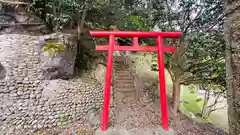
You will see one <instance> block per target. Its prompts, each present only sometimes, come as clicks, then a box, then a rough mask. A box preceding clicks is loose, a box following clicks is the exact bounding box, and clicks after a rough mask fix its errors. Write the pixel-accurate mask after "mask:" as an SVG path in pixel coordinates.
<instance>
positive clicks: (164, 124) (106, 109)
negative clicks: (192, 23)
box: [90, 31, 182, 131]
mask: <svg viewBox="0 0 240 135" xmlns="http://www.w3.org/2000/svg"><path fill="white" fill-rule="evenodd" d="M90 35H91V36H92V37H96V38H97V37H98V38H101V37H109V44H108V45H103V46H102V45H97V46H96V50H101V51H103V50H108V60H107V71H106V80H105V88H104V104H103V113H102V131H105V130H107V128H108V112H109V103H110V93H111V92H110V88H111V87H110V84H111V79H112V63H113V51H154V52H158V69H159V71H158V73H159V85H160V104H161V111H162V127H163V129H164V130H168V110H167V99H166V84H165V73H164V52H175V51H176V47H168V46H163V45H162V38H179V37H181V36H182V33H181V32H136V31H90ZM115 37H132V38H133V46H115V45H114V44H115ZM139 37H151V38H156V39H157V46H139V43H138V38H139Z"/></svg>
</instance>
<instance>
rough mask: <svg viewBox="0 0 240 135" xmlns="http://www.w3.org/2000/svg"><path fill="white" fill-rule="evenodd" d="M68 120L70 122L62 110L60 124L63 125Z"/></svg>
mask: <svg viewBox="0 0 240 135" xmlns="http://www.w3.org/2000/svg"><path fill="white" fill-rule="evenodd" d="M67 120H68V117H67V116H66V113H65V111H63V110H61V112H60V122H61V123H63V122H66V121H67Z"/></svg>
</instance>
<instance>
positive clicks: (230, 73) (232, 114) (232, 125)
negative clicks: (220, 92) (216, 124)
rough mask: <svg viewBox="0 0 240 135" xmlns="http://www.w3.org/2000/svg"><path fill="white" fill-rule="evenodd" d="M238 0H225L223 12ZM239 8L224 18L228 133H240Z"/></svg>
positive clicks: (237, 134)
mask: <svg viewBox="0 0 240 135" xmlns="http://www.w3.org/2000/svg"><path fill="white" fill-rule="evenodd" d="M239 4H240V0H235V1H232V0H225V12H226V13H227V12H229V11H230V10H231V9H232V8H234V6H236V5H239ZM239 13H240V10H236V11H235V12H233V13H232V14H230V15H228V16H227V18H226V20H225V24H224V27H225V40H226V69H227V84H228V121H229V133H230V134H231V135H240V85H239V84H240V42H239V41H240V14H239Z"/></svg>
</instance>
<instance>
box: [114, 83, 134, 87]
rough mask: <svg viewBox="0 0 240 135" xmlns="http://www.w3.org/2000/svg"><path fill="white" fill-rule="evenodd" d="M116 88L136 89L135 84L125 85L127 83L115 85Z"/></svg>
mask: <svg viewBox="0 0 240 135" xmlns="http://www.w3.org/2000/svg"><path fill="white" fill-rule="evenodd" d="M115 87H116V88H135V85H134V84H130V83H129V84H125V83H122V84H121V83H117V84H116V85H115Z"/></svg>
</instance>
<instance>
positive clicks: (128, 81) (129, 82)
mask: <svg viewBox="0 0 240 135" xmlns="http://www.w3.org/2000/svg"><path fill="white" fill-rule="evenodd" d="M115 84H118V85H120V84H123V85H124V84H134V81H133V80H115Z"/></svg>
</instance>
